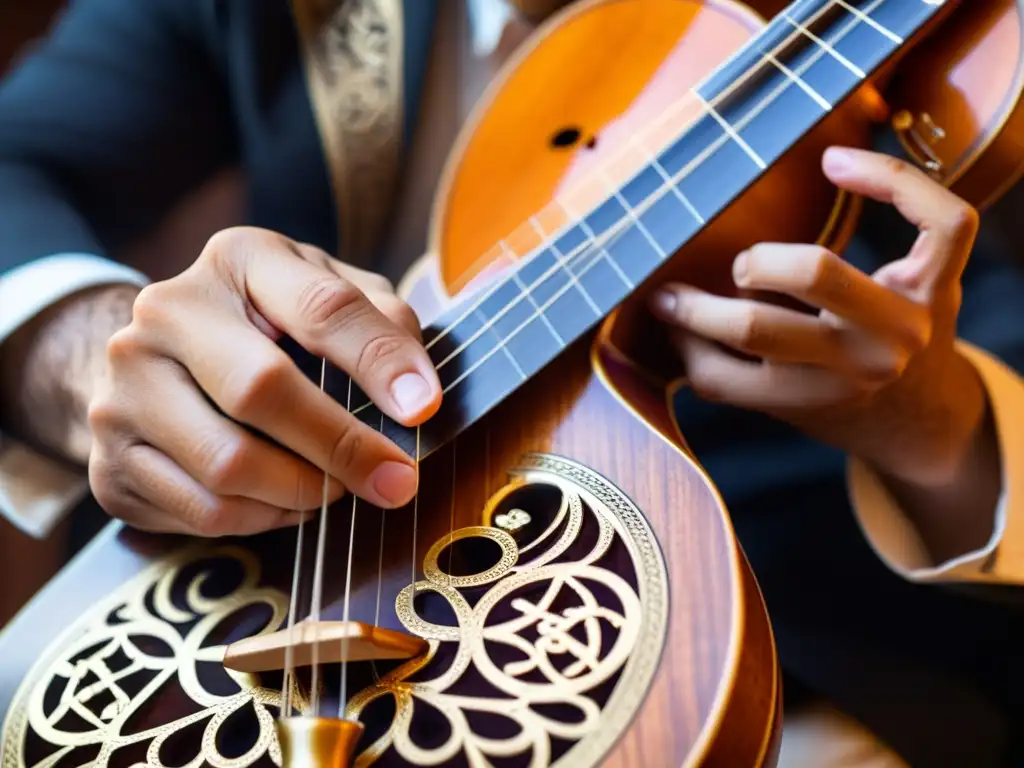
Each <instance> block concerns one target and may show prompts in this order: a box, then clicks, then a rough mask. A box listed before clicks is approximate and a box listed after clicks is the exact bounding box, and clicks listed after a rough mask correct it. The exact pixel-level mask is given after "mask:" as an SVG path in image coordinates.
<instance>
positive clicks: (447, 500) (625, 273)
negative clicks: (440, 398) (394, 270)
mask: <svg viewBox="0 0 1024 768" xmlns="http://www.w3.org/2000/svg"><path fill="white" fill-rule="evenodd" d="M981 6H984V7H981ZM758 12H761V13H763V14H764V15H765V16H774V19H773V21H772V22H771V23H767V24H766V23H765V22H764V20H763V18H762V16H760V15H758ZM776 14H777V15H776ZM1021 18H1022V15H1021V11H1020V7H1019V5H1018V3H1017V2H1013V1H1012V0H1004V1H1002V2H992V3H985V4H981V3H977V4H963V5H962V6H959V5H958V4H957V3H956V2H953V0H948V1H947V2H944V1H943V0H798V2H794V3H792V4H791V5H789V6H788V7H786V8H782V7H781V4H780V3H778V2H771V1H770V0H762V2H760V3H758V4H755V8H754V9H751V8H750V7H748V6H744V5H741V4H739V3H737V2H733V1H732V0H703V1H701V0H585V1H584V2H579V3H576V4H574V5H572V6H570V7H569V8H568V9H567V10H566V11H564V12H562V13H560V14H558V15H557V16H556V17H554V18H552V19H551V20H550V21H549V22H548V23H547V24H546V25H545V26H544V27H543V28H542V29H541V30H540V32H539V33H538V34H537V35H535V37H534V38H533V40H532V41H531V42H530V43H529V44H528V45H527V46H525V47H524V48H523V49H522V50H521V51H519V52H518V53H517V55H516V56H515V57H514V59H513V61H512V62H510V64H509V65H508V66H507V67H506V69H505V72H504V74H503V76H502V77H500V78H499V79H498V81H497V82H496V83H495V84H494V85H493V86H492V87H491V89H490V90H489V91H488V93H487V95H486V97H485V98H484V100H483V101H482V103H481V105H480V106H479V108H478V109H477V112H476V114H475V116H474V118H473V119H472V120H471V121H470V123H469V124H468V125H467V127H466V128H465V130H464V132H463V135H462V137H461V139H460V141H459V143H458V145H457V147H456V149H455V151H454V152H453V154H452V157H451V160H450V163H449V165H448V168H447V171H446V174H445V178H444V183H443V185H442V188H441V190H440V191H439V194H438V205H437V209H436V215H435V217H434V228H433V233H432V243H431V255H430V256H428V257H427V258H426V259H425V260H424V261H423V262H421V263H420V264H419V265H418V266H417V267H416V268H415V269H414V270H412V271H411V272H410V274H409V276H408V278H407V279H406V281H405V282H404V284H403V286H402V293H403V295H404V296H405V297H406V298H407V300H408V301H409V302H410V303H411V304H412V306H413V307H414V308H415V309H416V310H417V312H418V314H419V315H420V317H421V318H422V319H423V320H424V321H425V325H426V329H425V332H424V336H425V342H426V344H427V347H428V350H429V351H430V354H431V356H432V359H433V360H434V362H435V364H436V366H437V369H438V371H439V374H440V377H441V382H442V386H443V387H444V389H445V395H444V404H443V406H442V408H441V411H440V412H439V413H438V415H437V416H436V417H435V418H433V419H432V420H431V421H430V422H428V423H427V424H426V425H424V426H423V427H421V428H415V429H407V428H404V427H401V426H399V425H397V424H395V423H394V422H392V421H390V420H389V419H387V418H386V417H384V416H383V415H382V414H381V413H380V411H378V410H377V409H376V408H375V407H374V406H373V405H372V404H370V403H368V402H367V401H366V400H365V397H364V396H363V395H362V394H361V393H360V392H358V391H357V390H355V389H354V388H353V387H352V385H351V383H350V382H349V381H348V380H347V378H345V377H344V376H342V375H340V374H339V373H338V372H337V371H333V370H330V369H329V368H327V367H326V366H325V367H324V369H323V373H322V376H323V379H322V381H323V385H324V387H325V388H326V389H328V390H330V391H332V393H334V394H335V395H336V396H337V397H338V398H339V399H340V400H341V402H343V403H345V404H347V405H348V406H349V407H350V408H351V409H352V410H353V411H354V412H355V413H357V414H358V415H359V417H360V418H362V419H363V420H364V421H365V422H366V423H367V424H369V425H371V426H373V427H375V428H378V429H380V430H382V431H383V432H384V433H385V434H387V435H388V436H389V437H391V438H392V439H393V440H395V441H396V442H397V443H398V444H399V445H400V446H402V447H403V448H404V449H405V450H406V451H407V452H408V453H409V454H410V455H411V456H413V457H415V458H417V459H418V460H419V462H420V480H421V486H420V492H419V494H418V496H417V499H416V501H415V502H414V503H413V504H411V505H410V506H409V508H407V509H403V510H397V511H388V512H386V513H385V512H382V511H381V510H379V509H374V508H372V507H370V506H369V505H367V504H365V503H364V502H362V501H360V500H353V499H344V500H342V501H340V502H338V503H337V504H336V505H335V506H334V507H333V508H332V509H331V510H330V512H329V513H328V514H324V515H321V516H320V518H319V520H318V521H316V522H314V523H312V524H307V525H305V526H303V527H302V528H301V529H300V530H299V540H298V544H297V545H296V532H295V531H277V532H273V533H269V534H266V535H262V536H258V537H253V538H251V539H245V540H231V541H218V542H199V541H183V540H181V539H178V538H171V537H160V536H152V535H146V534H143V533H140V532H136V531H131V530H128V529H126V528H123V527H121V526H119V525H111V527H110V528H108V530H107V531H106V532H105V533H104V534H103V535H101V536H100V537H99V538H98V539H97V540H96V541H95V542H94V543H93V544H91V545H90V546H89V547H88V548H87V549H86V550H85V551H84V552H83V553H82V554H81V555H80V556H79V557H78V558H77V559H76V560H75V561H74V562H73V563H72V564H71V565H69V566H68V567H67V568H66V569H65V570H64V572H62V573H61V574H60V575H59V576H58V577H57V578H56V579H55V580H54V581H53V582H52V584H51V585H50V586H49V587H48V588H47V589H46V590H44V591H43V592H42V593H41V594H40V595H39V596H38V597H37V598H36V599H35V600H34V601H33V603H32V604H31V605H30V606H29V607H28V608H27V609H26V610H25V611H24V612H23V613H22V614H21V615H20V616H19V617H18V618H17V619H16V621H14V622H13V623H12V625H11V626H10V627H8V628H7V629H6V630H5V631H4V633H3V634H2V635H0V701H2V702H3V704H4V705H5V706H6V708H7V715H6V720H5V723H4V730H3V763H4V766H37V765H38V766H57V765H59V766H65V765H85V764H91V765H141V764H145V765H151V766H181V765H186V764H187V765H190V766H199V765H210V766H232V767H233V768H236V767H237V768H242V767H243V766H255V765H263V764H277V765H285V766H299V765H332V766H343V765H350V764H352V765H369V764H379V765H386V766H411V765H438V766H464V765H472V766H482V765H501V766H512V765H516V766H546V765H565V766H574V767H575V766H593V765H598V764H601V765H610V766H670V765H672V766H677V765H687V766H698V765H699V766H728V767H730V768H735V767H743V766H767V765H772V764H774V761H775V759H776V756H777V750H778V744H779V738H780V732H781V704H782V692H781V687H780V670H779V667H778V662H777V659H776V654H775V649H774V641H773V636H772V632H771V627H770V623H769V619H768V615H767V613H766V610H765V606H764V604H763V602H762V600H761V596H760V593H759V590H758V587H757V584H756V581H755V579H754V577H753V574H752V573H751V570H750V568H749V566H748V565H747V563H746V560H745V558H744V555H743V553H742V551H741V549H740V547H739V545H738V543H737V541H736V539H735V537H734V534H733V531H732V528H731V525H730V521H729V517H728V513H727V510H726V508H725V505H724V504H723V502H722V500H721V498H720V497H719V495H718V493H717V491H716V489H715V487H714V484H713V483H712V481H711V479H710V478H709V477H708V476H707V475H706V474H705V473H704V472H703V471H702V469H701V468H700V466H699V463H698V461H699V457H694V456H692V455H690V453H689V452H688V450H687V448H686V444H685V439H684V436H683V435H681V434H680V433H679V430H678V429H677V427H676V423H675V420H674V417H673V413H672V408H671V397H670V394H671V391H672V388H673V387H676V386H680V385H681V381H679V380H677V379H675V378H674V377H675V375H676V372H673V371H671V370H670V369H669V368H668V367H667V366H664V365H663V360H664V358H663V357H662V356H661V355H660V353H658V349H657V345H656V344H653V345H652V344H647V343H638V341H640V342H646V341H648V339H647V338H646V336H647V332H646V330H645V329H646V324H645V323H646V320H645V312H644V311H643V309H642V307H643V306H644V294H645V291H646V289H647V287H648V286H652V285H657V284H658V282H659V281H661V280H663V279H668V278H670V277H673V278H674V277H681V276H684V275H685V276H687V278H688V279H694V280H698V281H700V282H702V283H703V284H704V285H707V286H708V287H711V288H714V289H717V290H722V291H726V292H727V291H729V290H730V283H729V280H728V276H729V265H730V263H731V260H732V258H733V257H734V256H735V254H737V253H738V252H740V251H741V250H743V249H744V248H747V247H749V246H750V245H752V244H753V243H756V242H758V241H765V240H772V241H797V242H815V241H816V242H820V243H822V244H823V245H826V246H828V247H830V248H835V249H840V248H841V247H842V245H843V243H844V242H845V240H846V238H847V237H848V236H849V234H850V232H851V231H852V229H853V226H854V224H855V221H856V216H857V212H858V209H859V207H858V201H857V200H855V199H851V198H849V197H848V196H845V195H842V194H838V193H837V192H836V190H834V189H833V188H832V187H831V186H830V185H829V184H828V183H827V182H826V180H825V179H824V177H823V176H822V174H821V172H820V158H821V154H822V152H823V151H824V149H825V148H826V147H827V146H829V145H832V144H844V145H853V146H866V145H868V143H869V136H870V133H871V132H872V130H873V128H874V126H875V125H877V124H878V123H879V122H881V121H889V122H891V124H892V126H893V127H894V129H895V131H896V133H897V135H898V137H899V138H900V140H901V142H902V144H903V146H904V148H905V150H906V152H907V154H908V156H909V157H910V158H911V159H912V160H914V161H915V162H919V163H920V164H921V165H922V166H923V167H925V168H926V169H927V170H928V171H929V172H930V173H932V174H934V175H935V176H936V177H937V178H939V179H940V180H942V181H943V182H944V183H947V184H949V185H951V186H953V188H954V189H955V190H956V191H958V192H960V193H961V194H963V195H965V196H966V197H968V199H969V200H970V201H971V202H973V203H975V204H978V205H983V204H985V203H987V202H988V201H990V200H992V199H994V198H995V197H997V196H998V194H999V193H1000V192H1001V191H1002V190H1003V189H1005V188H1006V187H1007V186H1008V185H1009V184H1011V183H1013V182H1014V181H1016V179H1017V177H1018V176H1019V173H1020V170H1021V164H1020V159H1019V157H1018V156H1017V153H1016V152H1015V148H1016V147H1017V145H1018V143H1019V142H1018V140H1019V128H1018V125H1019V122H1020V120H1019V114H1018V101H1019V95H1020V88H1021V84H1022V82H1024V81H1022V75H1021V66H1020V59H1021V50H1022V46H1021V40H1022V35H1021ZM926 35H927V36H926ZM965 80H966V81H970V82H971V85H972V87H971V88H961V87H959V86H958V84H959V83H963V82H965ZM954 97H959V98H960V100H961V102H964V101H966V108H964V104H963V103H961V104H960V105H959V106H958V107H956V108H954V107H953V106H951V104H952V101H953V100H954ZM293 555H294V558H293ZM310 572H312V582H311V583H307V582H308V581H309V580H308V579H306V578H305V577H306V576H307V575H309V574H310ZM43 637H45V638H48V639H49V640H52V642H48V643H47V644H45V645H41V644H40V643H39V638H43Z"/></svg>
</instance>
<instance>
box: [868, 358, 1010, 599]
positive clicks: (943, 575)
mask: <svg viewBox="0 0 1024 768" xmlns="http://www.w3.org/2000/svg"><path fill="white" fill-rule="evenodd" d="M958 347H959V349H960V352H961V353H962V354H963V355H964V357H966V358H967V359H968V360H970V361H971V363H972V364H973V365H974V367H975V368H976V369H977V371H978V374H979V376H980V377H981V380H982V383H983V385H984V386H985V389H986V391H987V394H988V399H989V404H990V407H991V408H992V416H993V420H994V422H995V428H996V435H997V438H998V440H999V450H1000V454H1001V457H1002V468H1003V489H1002V494H1001V496H1000V499H999V502H998V506H997V507H996V510H995V520H994V525H993V527H992V534H991V536H990V537H989V540H988V541H987V542H986V543H985V544H984V546H982V547H981V548H980V549H977V550H975V551H973V552H966V553H964V554H963V555H961V556H959V557H956V558H953V559H952V560H949V561H947V562H941V563H939V562H935V561H934V560H933V559H932V558H931V557H930V555H929V554H928V551H927V549H926V548H925V546H924V543H923V542H922V541H921V537H920V535H919V534H918V532H917V529H916V528H915V527H914V524H913V523H911V521H910V519H909V518H908V517H907V515H906V514H905V513H904V512H903V510H901V509H900V507H899V504H897V502H896V501H895V499H893V497H892V495H891V494H890V493H889V492H888V490H887V489H886V487H885V485H884V484H883V483H882V481H881V479H880V478H879V477H878V476H877V475H876V474H875V473H874V472H873V471H872V470H871V469H870V468H868V466H867V465H865V464H864V463H863V462H861V461H858V460H856V459H851V460H850V463H849V466H848V479H849V488H850V497H851V502H852V506H853V510H854V514H855V515H856V517H857V521H858V522H859V523H860V527H861V530H863V531H864V535H865V536H866V537H867V540H868V542H869V543H870V544H871V547H872V548H873V549H874V550H875V553H876V554H877V555H878V556H879V558H881V560H882V561H883V562H884V563H885V564H886V565H888V566H889V568H890V569H892V570H893V571H895V572H896V573H898V574H899V575H900V576H902V577H903V578H905V579H908V580H910V581H917V582H949V581H961V582H963V581H970V582H984V583H989V584H1024V485H1022V484H1024V431H1022V430H1021V424H1022V423H1024V379H1022V378H1021V377H1020V376H1019V375H1018V374H1017V373H1016V372H1015V371H1013V370H1011V369H1010V368H1009V367H1008V366H1006V365H1004V364H1003V363H1002V362H1001V361H999V360H997V359H996V358H995V357H993V356H991V355H989V354H988V353H986V352H983V351H982V350H980V349H978V348H976V347H973V346H971V345H969V344H966V343H963V342H961V343H960V344H959V345H958Z"/></svg>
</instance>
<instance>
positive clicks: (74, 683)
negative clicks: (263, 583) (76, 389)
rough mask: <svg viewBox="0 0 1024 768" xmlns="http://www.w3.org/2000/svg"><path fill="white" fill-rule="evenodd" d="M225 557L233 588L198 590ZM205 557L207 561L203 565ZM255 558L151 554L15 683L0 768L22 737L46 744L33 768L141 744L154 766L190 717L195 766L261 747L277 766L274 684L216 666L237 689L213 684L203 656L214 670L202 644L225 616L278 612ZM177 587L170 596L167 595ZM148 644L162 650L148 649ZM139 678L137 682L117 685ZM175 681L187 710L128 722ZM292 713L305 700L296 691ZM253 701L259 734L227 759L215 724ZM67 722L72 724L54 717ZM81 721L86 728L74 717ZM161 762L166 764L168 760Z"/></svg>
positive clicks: (247, 758)
mask: <svg viewBox="0 0 1024 768" xmlns="http://www.w3.org/2000/svg"><path fill="white" fill-rule="evenodd" d="M225 561H229V562H231V563H232V564H233V565H235V566H237V569H238V571H239V572H240V577H239V579H238V583H237V586H236V587H235V588H234V589H233V590H230V591H229V592H228V593H227V594H225V595H223V596H220V597H211V596H209V595H208V594H205V593H204V590H203V587H204V582H205V581H206V580H207V577H208V576H209V573H210V571H211V570H212V569H213V567H214V566H215V565H216V566H217V567H219V568H223V567H224V565H225ZM204 566H205V567H204ZM259 579H260V568H259V561H258V560H257V559H256V557H255V556H254V555H253V554H252V553H251V552H248V551H247V550H245V549H243V548H241V547H234V546H223V547H216V548H206V547H201V548H198V549H194V550H190V551H187V552H184V553H182V554H180V555H178V556H176V557H172V558H168V559H166V560H163V561H161V562H159V563H156V564H155V565H153V566H152V567H151V568H149V569H148V570H146V571H144V572H143V573H141V574H139V576H138V577H137V578H135V579H133V580H132V581H129V582H128V583H127V584H125V586H124V587H122V588H121V589H120V590H118V591H117V592H115V593H114V594H112V595H111V596H110V597H109V598H108V599H107V600H105V601H103V602H101V603H98V604H97V605H95V606H92V607H91V609H90V610H89V611H88V612H87V613H86V614H85V615H84V616H83V617H82V618H81V619H80V620H79V621H78V622H76V623H75V624H73V625H72V626H71V627H70V628H69V629H68V631H67V632H66V633H65V634H64V635H63V636H62V637H60V638H58V639H57V640H56V642H54V644H53V645H52V646H51V647H50V648H49V649H48V650H47V651H46V652H45V653H44V654H43V655H42V656H41V657H40V659H39V661H38V662H37V663H36V665H35V667H34V668H33V669H32V671H31V672H30V673H29V675H28V676H27V678H26V679H25V681H24V682H23V683H22V686H21V688H20V689H19V690H18V693H17V694H16V696H15V698H14V701H13V702H12V704H11V708H10V710H9V711H8V713H7V718H6V720H5V721H4V728H3V747H2V749H3V768H23V767H24V766H27V765H28V763H27V762H26V756H25V748H26V739H27V738H28V737H29V736H30V734H31V737H32V740H33V742H35V743H36V744H39V743H40V742H41V743H42V744H43V745H45V749H44V754H46V753H48V754H46V756H45V757H44V758H43V759H41V760H37V761H36V762H35V763H33V765H34V766H37V767H38V768H49V766H53V765H55V764H57V763H58V762H59V761H60V760H61V759H62V758H64V757H65V756H66V755H68V753H70V752H72V751H73V750H76V749H97V748H98V753H97V755H96V757H95V759H94V760H93V761H92V762H91V763H90V765H91V766H97V767H99V766H105V765H107V764H108V761H109V759H110V757H111V755H113V754H114V753H115V752H116V751H117V750H119V749H121V748H123V747H130V746H132V745H137V744H140V743H142V744H147V745H148V746H147V748H146V765H147V766H159V767H162V766H163V765H164V764H163V763H162V762H161V759H160V752H161V748H162V747H163V745H164V743H165V742H166V741H167V740H168V739H170V738H171V737H173V736H174V735H175V734H176V733H178V732H179V731H181V730H182V729H184V728H187V727H189V726H195V725H197V724H202V723H204V722H205V726H202V727H203V731H202V738H201V740H200V743H199V745H198V746H197V751H196V755H195V758H194V760H193V761H192V762H191V763H189V765H190V766H193V765H203V764H206V765H212V766H217V767H218V768H243V766H250V765H253V764H254V763H255V762H257V761H258V760H260V759H261V758H263V757H264V756H269V757H270V759H271V760H272V761H273V762H274V763H277V764H280V761H281V756H280V750H279V748H278V742H277V738H276V735H275V731H274V719H275V717H276V716H277V710H278V709H279V708H280V705H281V691H279V690H270V689H267V688H262V687H260V685H259V682H258V680H257V678H255V677H252V676H250V675H245V674H240V673H236V672H231V671H229V670H224V672H223V674H225V675H227V676H228V677H229V678H230V680H231V681H233V683H234V687H235V690H234V691H233V692H230V693H221V692H215V691H213V690H210V688H209V687H208V686H206V685H204V683H203V681H202V679H201V677H202V676H201V674H200V671H199V667H200V665H201V664H203V663H204V662H207V663H213V664H215V665H216V666H217V667H220V668H221V669H223V667H222V666H221V665H220V660H221V658H222V657H223V655H224V646H223V645H215V644H210V645H207V642H208V641H209V638H210V636H211V634H213V633H214V632H216V631H217V630H218V628H219V627H221V626H223V625H224V624H225V623H226V622H227V620H228V619H229V618H230V617H232V616H233V615H236V614H238V613H239V612H240V611H242V610H245V609H251V608H253V607H257V606H264V607H269V608H270V612H271V616H270V618H269V620H268V621H267V623H266V626H265V628H264V629H263V630H262V632H261V634H262V633H263V632H269V631H272V630H274V629H276V628H277V627H278V626H280V624H281V623H282V622H283V621H284V620H285V618H286V616H287V604H288V598H287V596H286V595H284V594H282V593H281V592H279V591H277V590H273V589H266V588H262V587H260V586H259ZM176 596H177V601H176V600H175V597H176ZM154 651H161V652H159V653H156V652H154ZM137 676H141V677H143V679H144V681H145V682H144V683H143V684H142V685H141V687H140V688H139V689H138V690H137V691H135V692H134V693H130V692H129V690H128V689H127V687H126V686H127V684H128V683H129V681H130V680H131V679H132V678H134V677H137ZM174 685H176V686H177V687H178V689H179V693H180V695H181V698H182V700H183V703H184V704H185V705H186V706H187V708H188V709H189V710H191V711H190V712H189V714H187V715H184V716H181V717H177V718H174V719H171V720H168V721H167V722H161V723H160V724H159V725H157V726H154V727H150V728H142V729H138V730H136V729H135V728H133V727H132V724H133V722H134V721H135V720H136V719H143V720H144V719H145V714H146V713H145V710H146V707H147V705H149V704H150V703H151V702H152V699H153V698H154V697H156V696H158V695H167V694H168V693H169V691H170V690H171V689H172V686H174ZM293 701H294V702H295V704H296V705H297V707H298V708H299V710H300V711H304V710H305V709H306V701H305V699H304V698H303V697H302V695H301V692H300V691H297V690H296V691H295V693H294V694H293ZM247 707H249V708H251V709H252V711H253V713H254V714H255V720H256V722H257V723H258V732H257V733H255V734H254V735H253V738H252V740H251V744H249V745H248V749H247V750H246V751H245V752H244V754H241V755H237V756H232V757H228V756H226V755H223V754H221V752H220V751H219V749H218V746H217V739H218V733H219V731H220V729H221V728H222V726H223V725H224V724H225V722H226V721H227V720H228V719H229V718H231V717H232V716H233V715H235V714H236V713H238V712H239V710H242V709H243V708H247ZM69 721H73V722H74V724H75V725H74V727H71V726H69V725H64V723H68V722H69ZM83 723H84V726H83ZM168 768H169V767H168Z"/></svg>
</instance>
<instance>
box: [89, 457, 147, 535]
mask: <svg viewBox="0 0 1024 768" xmlns="http://www.w3.org/2000/svg"><path fill="white" fill-rule="evenodd" d="M122 475H123V473H122V469H121V465H120V464H118V463H116V462H113V461H110V460H109V459H107V458H105V456H102V455H99V454H98V452H93V455H92V456H91V457H90V459H89V486H90V490H91V491H92V494H93V497H94V498H95V499H96V502H97V503H98V504H99V505H100V507H101V508H102V509H103V511H104V512H106V513H107V514H108V515H110V516H111V517H114V518H117V519H118V520H125V521H127V520H128V519H129V518H131V517H132V516H133V514H132V513H133V510H134V508H135V506H136V504H135V503H134V502H133V501H132V498H131V493H130V492H129V490H128V484H127V481H126V480H125V478H124V477H123V476H122Z"/></svg>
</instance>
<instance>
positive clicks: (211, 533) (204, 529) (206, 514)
mask: <svg viewBox="0 0 1024 768" xmlns="http://www.w3.org/2000/svg"><path fill="white" fill-rule="evenodd" d="M186 524H187V525H188V527H189V529H190V530H192V532H193V533H195V534H196V535H197V536H203V537H206V538H217V537H220V536H227V535H229V534H230V533H231V532H232V515H231V509H230V507H229V505H228V504H227V503H226V502H225V501H224V500H223V499H220V498H216V497H215V498H213V499H210V500H207V501H200V500H196V501H195V502H193V504H192V508H191V509H189V510H188V512H187V522H186Z"/></svg>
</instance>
